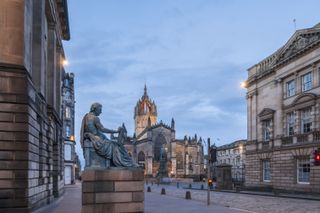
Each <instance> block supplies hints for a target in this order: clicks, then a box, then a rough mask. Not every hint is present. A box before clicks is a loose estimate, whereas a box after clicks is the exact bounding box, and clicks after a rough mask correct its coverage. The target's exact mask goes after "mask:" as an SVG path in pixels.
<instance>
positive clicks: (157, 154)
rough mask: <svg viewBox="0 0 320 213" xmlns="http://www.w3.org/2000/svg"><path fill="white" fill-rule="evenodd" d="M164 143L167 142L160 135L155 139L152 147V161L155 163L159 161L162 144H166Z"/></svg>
mask: <svg viewBox="0 0 320 213" xmlns="http://www.w3.org/2000/svg"><path fill="white" fill-rule="evenodd" d="M166 143H167V141H166V139H165V137H164V136H163V135H162V134H160V135H159V136H158V137H157V138H156V141H155V145H154V160H157V161H159V160H160V156H161V148H162V146H163V144H166Z"/></svg>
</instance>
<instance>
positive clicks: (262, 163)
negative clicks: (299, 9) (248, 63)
mask: <svg viewBox="0 0 320 213" xmlns="http://www.w3.org/2000/svg"><path fill="white" fill-rule="evenodd" d="M246 84H247V89H248V91H247V110H248V142H247V145H246V178H245V179H246V186H247V187H260V188H262V187H264V188H271V189H279V190H288V191H300V192H314V193H320V184H319V182H320V166H314V165H313V160H312V159H313V151H314V150H315V149H317V148H319V147H320V24H317V25H315V26H314V27H312V28H308V29H302V30H297V31H296V32H295V33H294V34H293V35H292V37H291V38H290V39H289V40H288V42H287V43H286V44H285V45H284V46H282V47H281V48H280V49H278V50H277V51H276V52H275V53H273V54H272V55H270V56H268V57H267V58H265V59H264V60H262V61H261V62H259V63H257V64H255V65H254V66H252V67H250V68H249V69H248V79H247V82H246Z"/></svg>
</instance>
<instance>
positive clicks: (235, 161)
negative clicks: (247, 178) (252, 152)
mask: <svg viewBox="0 0 320 213" xmlns="http://www.w3.org/2000/svg"><path fill="white" fill-rule="evenodd" d="M245 156H246V140H238V141H235V142H233V143H230V144H226V145H223V146H219V147H217V162H216V165H222V164H228V165H231V166H232V167H231V175H232V179H233V180H234V181H244V174H245Z"/></svg>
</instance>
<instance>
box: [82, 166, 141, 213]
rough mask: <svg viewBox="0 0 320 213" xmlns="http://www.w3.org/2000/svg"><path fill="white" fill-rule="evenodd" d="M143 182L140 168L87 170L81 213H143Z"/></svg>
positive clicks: (83, 180) (84, 177) (83, 186)
mask: <svg viewBox="0 0 320 213" xmlns="http://www.w3.org/2000/svg"><path fill="white" fill-rule="evenodd" d="M143 178H144V176H143V170H142V169H138V168H130V169H117V168H114V169H112V168H110V169H106V170H99V169H90V168H88V169H86V170H84V172H83V175H82V213H99V212H101V213H102V212H108V213H114V212H116V213H118V212H143V211H144V203H143V201H144V191H143V189H144V179H143Z"/></svg>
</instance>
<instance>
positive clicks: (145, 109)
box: [134, 84, 157, 137]
mask: <svg viewBox="0 0 320 213" xmlns="http://www.w3.org/2000/svg"><path fill="white" fill-rule="evenodd" d="M134 119H135V132H136V135H137V137H138V136H139V134H140V133H141V132H142V131H143V130H144V129H145V128H147V127H150V126H152V125H154V124H156V123H157V106H156V104H155V103H154V101H152V100H151V99H150V98H149V96H148V90H147V85H146V84H145V85H144V92H143V95H142V97H141V98H140V99H139V100H138V102H137V105H136V107H135V109H134ZM149 119H150V121H149Z"/></svg>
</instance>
